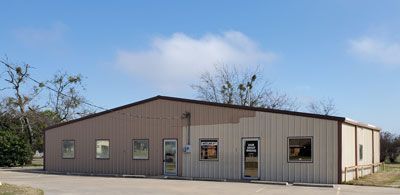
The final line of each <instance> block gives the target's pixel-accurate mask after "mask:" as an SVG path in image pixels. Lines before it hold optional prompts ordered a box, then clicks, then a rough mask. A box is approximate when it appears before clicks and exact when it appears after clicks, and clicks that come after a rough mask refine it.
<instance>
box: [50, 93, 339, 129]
mask: <svg viewBox="0 0 400 195" xmlns="http://www.w3.org/2000/svg"><path fill="white" fill-rule="evenodd" d="M159 99H161V100H170V101H178V102H187V103H193V104H202V105H209V106H218V107H226V108H234V109H242V110H250V111H259V112H270V113H277V114H287V115H295V116H303V117H311V118H319V119H327V120H334V121H342V122H343V121H345V120H346V118H344V117H338V116H328V115H320V114H311V113H305V112H294V111H286V110H277V109H269V108H260V107H249V106H240V105H232V104H222V103H215V102H207V101H200V100H192V99H184V98H176V97H167V96H155V97H152V98H149V99H145V100H142V101H138V102H135V103H132V104H127V105H124V106H120V107H116V108H113V109H109V110H106V111H102V112H98V113H95V114H92V115H88V116H85V117H82V118H78V119H75V120H71V121H68V122H63V123H59V124H56V125H53V126H50V127H47V128H45V129H44V131H47V130H50V129H54V128H56V127H61V126H64V125H67V124H71V123H75V122H78V121H82V120H85V119H89V118H93V117H97V116H100V115H103V114H107V113H110V112H115V111H118V110H122V109H125V108H129V107H132V106H136V105H139V104H144V103H147V102H151V101H155V100H159Z"/></svg>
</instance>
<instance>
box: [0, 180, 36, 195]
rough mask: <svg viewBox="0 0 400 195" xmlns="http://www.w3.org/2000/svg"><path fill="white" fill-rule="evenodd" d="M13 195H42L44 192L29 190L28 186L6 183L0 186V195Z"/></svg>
mask: <svg viewBox="0 0 400 195" xmlns="http://www.w3.org/2000/svg"><path fill="white" fill-rule="evenodd" d="M14 194H15V195H19V194H28V195H42V194H44V192H43V190H40V189H35V188H31V187H28V186H17V185H12V184H6V183H2V185H0V195H14Z"/></svg>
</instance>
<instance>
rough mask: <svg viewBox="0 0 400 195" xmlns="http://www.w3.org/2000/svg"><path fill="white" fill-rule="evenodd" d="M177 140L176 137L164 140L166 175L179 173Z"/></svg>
mask: <svg viewBox="0 0 400 195" xmlns="http://www.w3.org/2000/svg"><path fill="white" fill-rule="evenodd" d="M177 160H178V158H177V141H176V140H175V139H166V140H164V159H163V162H164V175H177V173H178V170H177V168H178V166H177Z"/></svg>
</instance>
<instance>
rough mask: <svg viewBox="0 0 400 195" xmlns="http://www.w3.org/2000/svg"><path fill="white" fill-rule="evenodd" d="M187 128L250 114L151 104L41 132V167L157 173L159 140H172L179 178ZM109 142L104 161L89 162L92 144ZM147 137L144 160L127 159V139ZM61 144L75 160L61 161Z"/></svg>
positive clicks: (165, 102) (173, 103)
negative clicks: (69, 143)
mask: <svg viewBox="0 0 400 195" xmlns="http://www.w3.org/2000/svg"><path fill="white" fill-rule="evenodd" d="M186 111H189V112H191V113H192V124H193V125H203V124H216V123H237V122H238V121H239V119H240V118H241V117H251V116H255V112H254V111H247V110H240V109H233V108H223V107H216V106H207V105H200V104H192V103H185V102H176V101H168V100H154V101H151V102H147V103H144V104H140V105H137V106H134V107H130V108H126V109H123V110H119V111H115V112H111V113H107V114H104V115H100V116H97V117H94V118H89V119H86V120H82V121H78V122H75V123H71V124H68V125H65V126H61V127H57V128H54V129H50V130H48V131H46V138H45V139H46V145H45V147H46V148H45V155H46V158H45V166H46V167H45V168H46V170H48V171H60V172H75V173H101V174H145V175H162V174H163V162H162V160H163V150H162V148H163V146H162V145H163V139H165V138H173V139H177V140H178V175H182V153H183V152H182V148H183V147H182V145H181V144H182V142H183V140H182V129H183V126H184V125H186V122H187V121H186V119H182V118H181V116H182V113H184V112H186ZM96 139H110V159H108V160H103V159H96V158H95V140H96ZM133 139H149V144H150V146H149V150H150V152H149V160H132V140H133ZM62 140H75V159H62V158H61V157H62V156H61V152H62V151H61V144H62Z"/></svg>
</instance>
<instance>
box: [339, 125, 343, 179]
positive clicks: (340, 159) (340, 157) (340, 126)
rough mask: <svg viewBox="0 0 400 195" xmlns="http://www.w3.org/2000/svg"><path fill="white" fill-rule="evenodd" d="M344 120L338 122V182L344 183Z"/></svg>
mask: <svg viewBox="0 0 400 195" xmlns="http://www.w3.org/2000/svg"><path fill="white" fill-rule="evenodd" d="M342 125H343V123H342V122H338V184H340V183H342V172H343V170H342V144H343V142H342Z"/></svg>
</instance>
